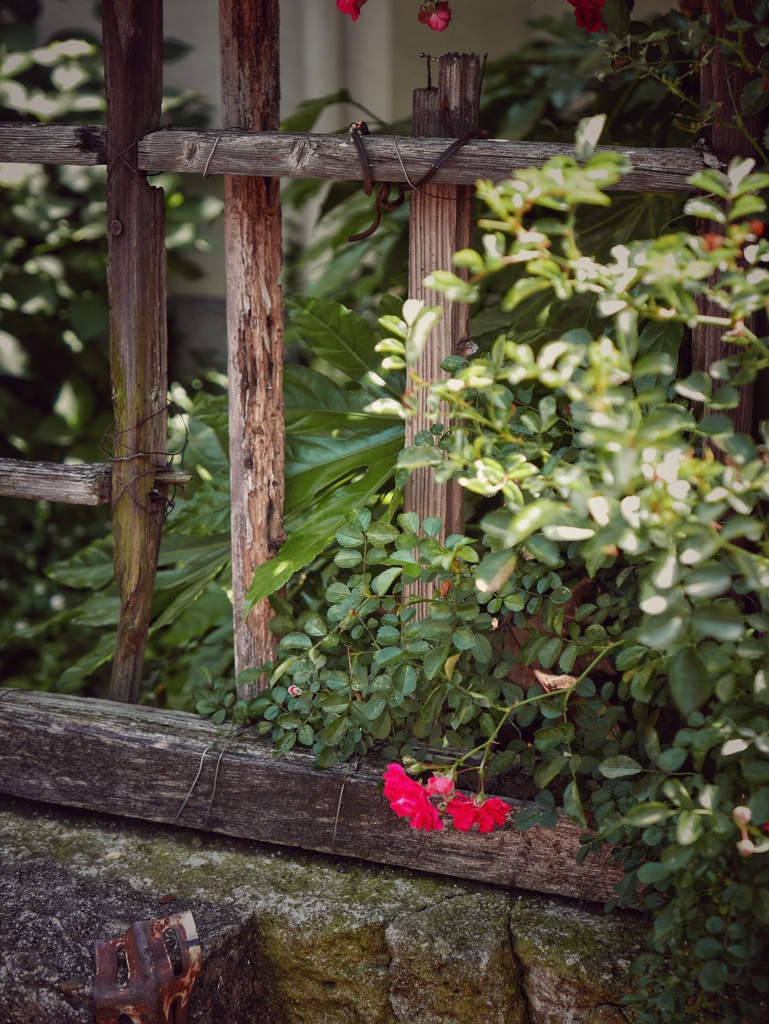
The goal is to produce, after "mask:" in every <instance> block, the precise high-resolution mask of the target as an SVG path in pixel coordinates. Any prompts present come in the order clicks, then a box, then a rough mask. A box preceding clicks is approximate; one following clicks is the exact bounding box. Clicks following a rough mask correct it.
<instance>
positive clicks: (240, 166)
mask: <svg viewBox="0 0 769 1024" xmlns="http://www.w3.org/2000/svg"><path fill="white" fill-rule="evenodd" d="M364 145H365V148H366V153H367V155H368V159H369V163H370V165H371V171H372V174H373V177H374V180H375V181H390V182H397V181H400V182H405V181H407V179H408V180H410V181H412V182H413V181H417V180H418V179H419V178H420V177H421V176H422V175H423V174H424V173H425V172H426V171H427V170H428V168H429V167H430V166H431V164H434V163H435V162H436V161H437V160H438V159H439V158H440V156H441V154H442V153H443V151H444V150H445V149H446V147H447V145H448V142H447V140H446V139H424V138H411V137H404V136H394V135H376V136H373V135H372V136H367V137H366V138H365V139H364ZM600 149H607V150H611V151H612V152H618V153H621V154H622V155H623V156H625V157H626V158H627V159H628V160H629V161H630V163H631V165H632V167H633V170H632V171H631V172H630V173H629V174H627V175H625V176H624V177H623V178H622V181H621V183H620V185H618V186H617V187H618V188H622V189H625V190H629V191H639V192H669V191H675V192H681V191H689V192H691V191H693V189H692V187H691V185H688V184H687V183H686V179H687V177H688V176H689V175H691V174H694V173H695V172H696V171H699V170H702V168H703V167H704V166H705V164H704V163H703V159H702V155H701V153H699V152H697V151H695V150H693V149H622V148H619V147H615V146H607V147H599V150H600ZM560 155H566V156H573V155H574V147H573V146H562V145H553V144H546V143H538V142H507V141H503V140H498V139H490V140H483V141H481V140H473V141H471V142H468V143H467V145H465V146H463V147H462V148H461V149H460V150H459V151H458V152H457V153H455V154H454V155H453V156H451V157H450V158H449V159H448V160H447V161H446V163H445V164H443V165H442V166H441V167H440V169H439V170H438V172H437V173H436V175H435V177H434V178H433V179H432V180H433V181H435V182H443V183H446V184H453V185H472V184H474V183H475V182H476V181H477V180H478V179H479V178H483V179H491V180H492V181H502V180H503V179H505V178H509V177H510V175H511V174H512V172H513V171H514V170H515V169H516V168H519V167H528V166H534V165H539V164H542V163H544V161H545V160H548V159H550V157H553V156H560ZM139 166H140V167H141V168H142V169H143V170H145V171H180V172H186V173H190V174H257V175H263V176H279V177H286V178H328V179H333V180H345V181H358V180H362V178H363V172H362V169H361V164H360V159H359V157H358V155H357V152H356V149H355V146H354V144H353V141H352V138H351V137H350V136H349V135H347V134H343V135H312V134H296V133H290V132H247V131H240V130H235V129H227V130H226V131H225V132H221V131H216V130H207V131H203V130H195V129H182V128H175V129H166V130H163V131H157V132H153V133H152V134H151V135H146V136H145V137H144V138H143V139H142V141H141V142H140V143H139Z"/></svg>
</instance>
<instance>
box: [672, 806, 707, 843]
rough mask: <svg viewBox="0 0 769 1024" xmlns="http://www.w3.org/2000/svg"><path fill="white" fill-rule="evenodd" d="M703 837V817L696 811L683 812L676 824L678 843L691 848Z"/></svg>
mask: <svg viewBox="0 0 769 1024" xmlns="http://www.w3.org/2000/svg"><path fill="white" fill-rule="evenodd" d="M701 835H702V815H701V814H697V812H696V811H681V813H680V814H679V815H678V821H677V823H676V842H677V843H679V844H680V845H681V846H691V845H692V843H696V842H697V840H698V839H699V838H700V836H701Z"/></svg>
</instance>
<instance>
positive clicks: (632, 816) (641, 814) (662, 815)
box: [622, 802, 674, 828]
mask: <svg viewBox="0 0 769 1024" xmlns="http://www.w3.org/2000/svg"><path fill="white" fill-rule="evenodd" d="M673 813H674V811H673V810H672V809H671V808H670V807H669V806H668V805H667V804H663V803H655V802H651V803H645V804H636V806H635V807H632V808H631V809H630V810H629V811H628V812H627V814H626V815H625V817H624V818H623V819H622V820H623V821H624V823H625V824H626V825H632V826H634V827H635V828H645V827H646V826H647V825H656V824H657V822H660V821H666V820H667V819H668V818H669V817H670V816H671V815H672V814H673Z"/></svg>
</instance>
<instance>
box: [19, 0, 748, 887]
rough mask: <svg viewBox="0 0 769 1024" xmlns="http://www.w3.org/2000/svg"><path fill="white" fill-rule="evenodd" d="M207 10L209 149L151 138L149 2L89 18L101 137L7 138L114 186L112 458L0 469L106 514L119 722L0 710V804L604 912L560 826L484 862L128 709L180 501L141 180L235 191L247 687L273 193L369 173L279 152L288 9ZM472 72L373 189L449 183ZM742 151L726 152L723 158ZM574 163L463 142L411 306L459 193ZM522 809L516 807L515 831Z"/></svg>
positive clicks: (513, 146)
mask: <svg viewBox="0 0 769 1024" xmlns="http://www.w3.org/2000/svg"><path fill="white" fill-rule="evenodd" d="M318 2H320V0H318ZM707 4H709V5H710V12H711V17H712V18H714V19H715V18H716V17H720V9H719V7H718V4H717V2H716V0H706V5H707ZM329 7H330V10H329V16H334V12H333V4H330V5H329ZM219 9H220V46H221V69H222V109H223V124H222V127H221V128H220V129H215V130H208V131H197V130H191V129H174V128H162V129H161V127H160V124H159V119H160V102H161V92H162V43H163V32H162V22H163V11H162V0H114V2H112V3H106V4H104V5H103V30H104V60H105V80H106V96H107V125H106V128H99V127H83V126H76V125H40V124H34V125H30V124H19V123H7V124H0V160H3V161H23V162H42V163H49V164H79V165H86V166H87V165H95V164H106V166H107V171H108V176H107V181H108V188H107V233H108V240H109V269H108V288H109V298H110V307H111V318H110V335H111V349H110V351H111V373H112V387H113V393H114V419H115V428H114V433H113V450H112V456H111V458H110V460H109V462H108V463H105V464H103V465H92V466H60V465H52V464H45V463H25V462H23V461H17V460H0V495H9V496H12V497H23V498H30V499H40V498H44V499H47V500H52V501H53V500H56V501H67V502H73V503H78V504H86V505H95V504H102V503H108V502H109V503H110V504H111V507H112V515H113V524H114V534H115V576H116V579H117V582H118V587H119V591H120V599H121V613H120V625H119V630H118V640H117V648H116V652H115V658H114V662H113V671H112V682H111V689H110V698H111V699H112V700H113V701H118V702H121V704H119V705H115V704H110V703H108V702H104V701H91V700H83V699H79V698H66V697H60V696H54V695H41V694H34V693H26V692H20V691H11V690H5V691H3V690H0V750H1V751H2V753H0V792H5V793H8V794H12V795H17V796H22V797H28V798H32V799H41V800H49V801H53V802H55V803H60V804H64V805H69V806H76V807H84V808H91V809H95V810H109V811H111V812H112V813H117V814H122V815H127V816H133V817H139V818H144V819H147V820H152V821H160V822H169V823H170V822H176V823H178V824H181V825H191V826H193V827H197V828H208V829H211V830H215V831H221V832H225V833H228V834H232V835H237V836H244V837H249V838H253V839H259V840H263V841H267V842H275V843H281V844H286V845H296V846H300V847H303V848H306V849H313V850H320V851H324V852H329V853H338V854H344V855H349V856H357V857H363V858H365V859H369V860H373V861H383V862H385V863H389V864H395V865H403V866H414V867H416V866H418V867H420V868H422V869H425V870H432V871H440V872H442V873H446V874H453V875H456V876H458V877H466V878H473V879H479V880H484V881H490V882H494V883H498V884H504V885H516V886H522V887H525V888H531V889H535V890H539V891H541V892H550V893H559V894H562V895H570V896H575V897H579V898H588V899H597V900H605V899H607V898H609V897H610V896H611V889H612V885H613V884H614V882H615V881H616V880H617V878H618V877H619V876H620V873H619V872H618V870H617V869H616V868H615V867H607V866H606V865H605V863H604V860H605V859H604V858H598V859H596V858H588V860H587V861H586V862H585V863H584V864H583V865H581V866H577V865H576V864H575V861H574V855H575V852H576V850H577V849H578V846H579V831H580V830H579V829H578V828H577V827H576V826H575V825H572V824H571V823H570V822H569V821H568V820H567V819H566V818H565V817H563V816H562V817H560V818H559V822H558V825H557V827H556V828H555V829H554V830H552V831H545V830H541V829H540V828H536V829H534V830H532V831H530V832H527V833H524V834H521V833H515V832H514V831H513V830H512V829H508V830H502V831H500V832H499V833H497V834H496V835H494V836H493V837H485V838H484V841H483V847H482V850H481V848H480V846H479V845H478V840H477V837H474V836H472V835H462V834H460V833H458V832H456V831H451V832H450V833H448V832H447V833H441V834H439V835H435V836H433V835H431V836H430V837H424V836H421V835H418V834H415V833H413V832H411V830H409V829H408V828H406V827H405V825H404V823H403V822H402V821H400V820H398V819H397V818H396V817H395V816H394V815H392V814H391V813H390V812H389V810H388V809H387V808H386V807H385V806H384V802H383V801H382V800H381V799H380V798H379V796H378V794H377V790H376V778H377V775H376V773H375V772H374V771H373V769H370V768H367V767H366V766H363V767H360V766H358V767H357V768H355V769H353V768H351V767H341V768H337V769H333V770H329V771H326V772H321V773H319V772H315V771H312V770H311V767H310V761H311V758H310V756H309V755H305V754H301V753H297V752H292V753H291V754H290V755H289V757H288V758H286V759H284V760H282V761H279V762H274V761H272V759H271V758H270V755H269V751H268V750H266V749H265V747H264V746H263V745H260V744H258V743H256V742H254V741H250V740H246V739H245V738H244V737H240V738H238V740H237V741H230V740H227V738H226V730H225V729H224V728H217V727H215V726H213V725H211V724H210V723H206V722H202V721H200V720H198V719H197V718H195V717H194V716H190V715H182V714H179V713H173V712H164V711H158V710H151V709H145V708H139V707H134V706H131V705H132V704H134V703H135V701H136V700H137V698H138V694H139V686H140V681H141V676H142V666H143V657H144V650H145V644H146V638H147V631H148V627H149V623H150V610H151V603H152V594H153V587H154V580H155V575H156V570H157V554H158V547H159V542H160V534H161V528H162V521H163V515H164V509H165V502H166V493H167V490H168V487H169V486H171V485H173V484H175V483H179V482H180V479H181V477H180V475H179V474H178V473H176V472H175V471H174V469H173V467H172V466H171V465H170V464H169V461H168V454H167V447H166V444H167V442H166V434H167V430H166V426H167V424H166V394H167V376H166V328H165V324H166V316H165V247H164V207H163V195H162V192H161V191H160V190H159V189H156V188H153V187H152V186H151V185H150V184H149V183H148V181H147V172H150V171H151V172H156V171H178V172H183V173H191V174H204V173H205V174H222V175H224V176H225V213H224V217H225V243H226V270H227V330H228V376H229V395H230V401H229V426H230V460H231V476H232V538H233V545H232V548H233V591H234V626H235V665H236V671H238V672H239V671H240V670H242V669H243V668H246V667H249V666H252V665H254V664H259V663H261V662H262V661H264V660H267V659H268V658H269V657H270V656H271V654H272V643H273V638H272V637H271V635H270V633H269V630H268V621H269V615H270V611H269V607H268V605H267V603H266V602H262V603H261V605H259V606H257V608H256V609H254V611H253V612H252V613H251V615H250V616H249V617H248V619H247V620H245V621H244V620H243V615H242V611H243V599H244V594H245V592H246V590H247V589H248V585H249V583H250V580H251V576H252V574H253V570H254V569H255V568H256V566H258V565H260V564H261V563H262V562H264V561H265V560H266V559H267V558H270V557H271V556H272V555H274V554H275V553H276V551H277V549H278V547H279V546H280V544H281V542H282V539H283V527H282V502H283V451H284V434H283V407H282V397H281V391H282V361H283V351H282V298H281V291H280V283H279V276H280V271H281V211H280V196H279V179H280V177H305V178H328V179H347V180H361V181H363V180H364V178H365V173H366V172H365V170H364V168H363V167H362V166H361V161H360V158H359V156H358V153H357V151H356V147H355V145H354V142H353V140H352V138H351V137H350V136H340V135H317V134H305V135H301V134H289V133H280V132H279V131H278V118H279V98H280V97H279V74H278V72H279V68H278V27H279V25H278V22H279V2H278V0H220V4H219ZM478 71H479V68H478V59H477V58H474V57H472V56H466V55H457V54H450V55H448V56H446V57H444V58H441V61H440V75H439V84H438V86H437V87H436V88H434V89H426V90H418V91H417V94H416V97H415V117H414V123H415V135H416V136H417V137H412V138H404V137H398V138H395V137H386V138H385V137H381V138H375V137H366V138H365V141H364V145H365V149H366V154H367V157H368V162H369V165H370V173H371V176H372V177H373V178H374V179H375V180H377V181H399V180H402V178H403V167H404V166H405V167H406V168H407V169H408V172H409V176H410V178H411V180H412V181H416V180H418V179H419V178H420V177H421V176H422V175H423V174H424V173H425V172H426V171H427V170H428V169H429V168H430V167H431V166H432V165H435V164H436V163H437V162H439V158H440V156H441V154H442V153H443V152H444V150H445V149H446V145H447V143H446V141H445V137H458V136H459V135H460V134H462V133H463V132H465V131H466V130H467V129H468V128H470V129H471V128H473V127H474V126H475V122H474V118H475V117H476V116H477V102H478V85H479V74H478ZM723 75H724V71H723V68H721V76H722V77H723ZM714 82H715V85H714V84H713V83H714ZM721 84H722V83H721V82H720V79H719V77H718V73H717V74H716V76H715V78H714V79H712V80H708V81H706V83H705V86H704V88H705V90H706V93H705V95H706V98H708V96H709V95H711V94H714V93H713V90H714V89H715V94H717V95H718V97H719V102H723V103H728V102H732V100H733V99H734V94H733V93H731V94H730V95H729V97H726V98H725V97H724V96H723V95H721V93H722V91H723V90H721ZM708 89H710V90H711V93H710V94H708V93H707V90H708ZM719 90H720V91H719ZM722 143H723V144H722ZM739 148H740V143H739V142H738V141H735V140H734V139H733V138H729V139H728V140H727V139H722V138H721V137H719V135H718V129H717V130H716V136H715V137H714V139H713V140H712V149H713V150H714V151H715V153H716V154H719V153H720V152H722V151H723V152H724V153H728V154H731V153H733V152H737V151H739ZM571 152H572V149H571V147H566V146H555V145H543V144H529V143H512V142H502V141H496V140H488V141H485V140H479V139H474V140H472V141H469V142H467V144H466V145H464V146H463V147H462V148H461V149H459V150H458V151H457V152H456V153H454V154H453V155H452V156H451V158H450V159H449V160H447V161H446V162H444V163H443V164H442V165H441V166H440V168H439V170H438V171H437V173H436V174H435V176H434V177H433V179H432V182H431V188H430V193H431V194H430V195H427V194H426V192H425V193H420V192H419V191H417V192H416V194H414V195H413V196H412V203H411V215H410V216H411V221H410V225H411V241H410V259H411V269H410V290H411V294H412V295H413V296H416V297H420V296H421V295H422V291H423V286H422V280H423V278H424V276H425V274H426V273H427V272H428V271H430V270H432V269H436V263H438V264H440V265H442V266H443V267H444V268H446V269H449V268H450V260H451V255H452V253H453V252H454V251H455V250H456V249H459V248H463V247H466V246H469V245H471V244H472V226H473V225H472V190H471V188H470V186H472V184H473V183H474V182H475V180H476V179H478V178H481V177H482V178H487V179H492V180H501V179H503V178H505V177H508V176H509V175H510V173H511V171H512V170H514V169H515V168H516V167H519V166H526V165H533V164H540V163H542V162H543V161H544V160H546V159H548V158H549V157H551V156H553V155H555V154H557V153H571ZM621 152H623V154H624V155H625V156H626V157H627V158H628V160H629V162H630V165H631V168H632V169H631V170H630V172H629V173H628V174H627V175H626V176H625V177H624V178H623V179H622V181H621V182H620V185H619V187H620V188H622V189H624V190H637V191H659V190H663V191H686V190H688V189H689V186H688V185H687V184H686V179H687V177H688V176H689V175H690V174H692V173H694V172H695V171H697V170H699V169H701V168H702V167H703V166H705V164H704V160H703V156H702V154H701V152H699V151H697V150H694V149H692V150H654V149H632V150H622V151H621ZM722 159H724V160H725V159H726V157H722ZM711 160H712V157H711ZM436 253H437V254H438V255H437V256H436ZM428 298H429V301H430V302H436V304H437V303H440V302H442V300H441V299H440V298H439V297H437V296H432V295H430V296H428ZM464 315H465V314H464V313H463V311H462V310H460V309H459V308H456V309H450V310H447V314H446V316H445V317H444V320H443V324H442V326H441V328H440V330H439V331H437V332H436V338H435V340H434V343H432V344H431V346H430V347H429V348H428V349H427V350H426V351H425V353H424V354H423V356H422V357H421V358H422V359H423V363H422V364H421V365H420V366H419V367H417V369H418V372H420V374H421V375H422V376H423V377H425V378H429V377H431V376H434V375H435V373H436V372H437V367H438V366H439V365H440V362H441V361H442V359H443V358H445V356H446V355H448V354H450V353H451V352H452V351H453V345H454V344H455V343H456V341H457V340H458V339H461V338H463V337H466V336H467V335H468V333H469V330H468V325H467V323H466V322H462V320H461V317H462V316H464ZM720 345H721V342H720V338H717V337H711V336H707V337H703V338H701V339H700V340H699V341H698V343H697V345H696V346H695V352H696V359H697V363H698V365H699V366H707V365H709V363H710V362H712V361H713V360H714V359H715V358H718V355H719V346H720ZM746 415H750V413H749V412H748V413H747V414H746ZM420 425H421V424H420V421H419V420H418V419H417V420H416V421H415V422H414V423H412V424H411V426H410V428H409V429H410V431H411V435H412V436H413V432H414V431H415V430H418V429H419V428H420ZM407 500H408V501H409V502H410V505H411V507H412V508H414V510H415V511H417V512H418V514H419V515H420V517H425V516H427V515H440V516H442V517H443V518H444V520H445V521H447V522H449V523H451V524H452V525H451V529H457V528H461V527H460V520H461V505H460V502H459V500H458V497H457V495H456V494H452V493H451V492H450V491H449V490H448V489H444V490H440V491H439V490H436V489H435V488H434V486H432V484H431V483H430V481H429V479H427V478H417V479H416V480H415V482H414V483H413V484H412V485H411V491H410V493H409V494H408V496H407ZM121 705H122V706H121ZM149 780H151V782H150V784H149V785H148V781H149ZM521 806H523V804H522V803H521V802H520V801H519V802H516V809H518V808H520V807H521Z"/></svg>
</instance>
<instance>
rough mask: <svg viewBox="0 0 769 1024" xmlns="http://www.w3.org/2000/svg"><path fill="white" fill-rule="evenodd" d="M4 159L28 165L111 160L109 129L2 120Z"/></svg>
mask: <svg viewBox="0 0 769 1024" xmlns="http://www.w3.org/2000/svg"><path fill="white" fill-rule="evenodd" d="M0 161H2V162H3V163H26V164H76V165H78V166H83V167H92V166H94V165H95V164H105V163H106V162H107V129H106V128H103V127H102V126H100V125H76V124H75V125H69V124H39V123H32V124H20V123H19V122H16V121H3V122H0Z"/></svg>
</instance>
